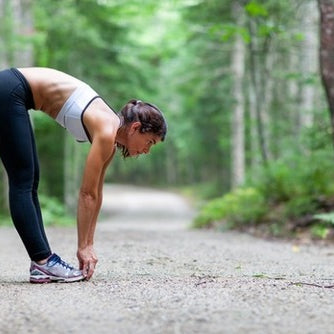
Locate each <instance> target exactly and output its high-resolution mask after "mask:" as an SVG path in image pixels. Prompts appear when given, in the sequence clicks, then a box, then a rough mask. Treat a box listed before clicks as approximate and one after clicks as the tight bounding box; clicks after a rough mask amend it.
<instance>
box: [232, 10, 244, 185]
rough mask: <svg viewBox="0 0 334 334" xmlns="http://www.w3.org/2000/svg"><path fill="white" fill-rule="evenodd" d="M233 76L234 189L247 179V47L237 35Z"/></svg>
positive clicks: (233, 53) (237, 16) (233, 55)
mask: <svg viewBox="0 0 334 334" xmlns="http://www.w3.org/2000/svg"><path fill="white" fill-rule="evenodd" d="M237 6H238V5H235V6H234V13H235V14H236V18H237V24H238V25H241V24H242V22H241V21H242V15H241V11H240V9H239V8H238V7H237ZM231 67H232V74H233V79H234V85H233V88H232V95H233V97H234V101H235V104H234V111H233V120H232V131H231V133H232V166H231V167H232V168H231V176H232V180H231V185H232V188H236V187H238V186H240V185H241V184H242V183H243V182H244V179H245V125H244V91H243V81H244V73H245V46H244V42H243V40H242V37H241V35H240V34H237V36H236V39H235V42H234V50H233V52H232V66H231Z"/></svg>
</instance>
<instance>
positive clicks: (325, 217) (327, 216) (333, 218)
mask: <svg viewBox="0 0 334 334" xmlns="http://www.w3.org/2000/svg"><path fill="white" fill-rule="evenodd" d="M313 217H314V218H315V219H317V220H320V221H322V222H325V223H329V224H331V225H334V212H328V213H319V214H316V215H314V216H313Z"/></svg>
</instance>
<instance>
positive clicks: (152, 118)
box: [119, 100, 167, 157]
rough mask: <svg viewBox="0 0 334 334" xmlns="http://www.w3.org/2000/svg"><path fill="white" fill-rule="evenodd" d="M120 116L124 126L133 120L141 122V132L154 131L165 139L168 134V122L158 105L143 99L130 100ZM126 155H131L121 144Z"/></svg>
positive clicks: (162, 139)
mask: <svg viewBox="0 0 334 334" xmlns="http://www.w3.org/2000/svg"><path fill="white" fill-rule="evenodd" d="M119 116H120V118H121V120H122V126H127V125H128V124H131V123H133V122H140V123H141V127H140V129H139V131H140V133H153V134H155V135H157V136H159V137H160V138H161V141H164V140H165V137H166V134H167V123H166V120H165V117H164V115H163V114H162V112H161V111H160V110H159V108H158V107H157V106H155V105H154V104H151V103H147V102H143V101H141V100H130V101H129V102H128V103H127V104H126V105H125V106H124V107H123V108H122V109H121V111H120V113H119ZM119 147H120V148H121V149H122V154H123V156H124V157H127V156H129V152H128V150H127V148H126V147H124V146H123V145H119Z"/></svg>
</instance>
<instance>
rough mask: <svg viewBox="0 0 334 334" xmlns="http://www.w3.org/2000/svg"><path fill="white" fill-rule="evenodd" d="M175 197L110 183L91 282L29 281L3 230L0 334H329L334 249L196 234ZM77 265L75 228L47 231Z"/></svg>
mask: <svg viewBox="0 0 334 334" xmlns="http://www.w3.org/2000/svg"><path fill="white" fill-rule="evenodd" d="M192 215H193V212H192V210H191V208H190V207H189V206H188V204H187V202H186V201H185V200H184V199H183V198H182V197H180V196H178V195H175V194H172V193H166V192H161V191H157V190H152V189H142V188H134V187H124V186H106V188H105V200H104V206H103V212H102V214H101V219H100V222H99V224H98V227H97V231H96V251H97V253H98V256H99V264H98V268H97V271H96V274H95V275H94V279H93V280H91V281H89V282H81V283H72V284H51V285H50V284H49V285H31V284H29V283H27V279H28V266H29V262H28V259H27V255H26V253H25V250H24V249H23V246H22V245H21V242H20V241H19V239H18V236H17V235H16V232H15V231H14V229H13V228H9V227H8V228H7V227H6V228H1V229H0V245H1V246H0V247H1V248H0V249H1V252H0V267H1V273H0V296H1V298H0V333H1V334H2V333H43V332H48V333H62V334H63V333H75V334H76V333H80V334H85V333H98V334H99V333H124V334H125V333H135V334H140V333H143V334H146V333H147V334H152V333H175V334H177V333H189V334H190V333H201V334H202V333H228V334H230V333H266V334H267V333H275V334H276V333H303V334H305V333H317V334H318V333H333V332H334V316H333V314H334V306H333V305H334V289H330V288H324V287H323V288H322V287H317V286H311V285H305V284H300V283H312V284H314V283H316V284H318V285H319V286H329V285H332V284H334V274H333V272H334V267H333V263H334V247H333V246H319V245H295V244H293V243H292V242H284V241H283V242H282V241H271V242H270V241H265V240H260V239H256V238H253V237H250V236H247V235H244V234H239V233H234V232H228V233H216V232H212V231H194V230H190V229H189V228H188V226H189V223H190V220H191V217H192ZM47 233H48V236H49V239H50V242H51V245H52V246H53V248H54V250H55V251H56V252H58V253H59V254H60V255H61V256H63V257H64V258H65V259H66V260H68V261H72V263H76V259H75V251H76V249H75V246H76V231H75V228H48V229H47Z"/></svg>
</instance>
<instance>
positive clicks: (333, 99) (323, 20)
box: [318, 0, 334, 144]
mask: <svg viewBox="0 0 334 334" xmlns="http://www.w3.org/2000/svg"><path fill="white" fill-rule="evenodd" d="M318 6H319V11H320V50H319V52H320V70H321V78H322V82H323V85H324V89H325V92H326V96H327V102H328V106H329V112H330V120H331V128H332V140H333V144H334V3H333V0H318Z"/></svg>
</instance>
